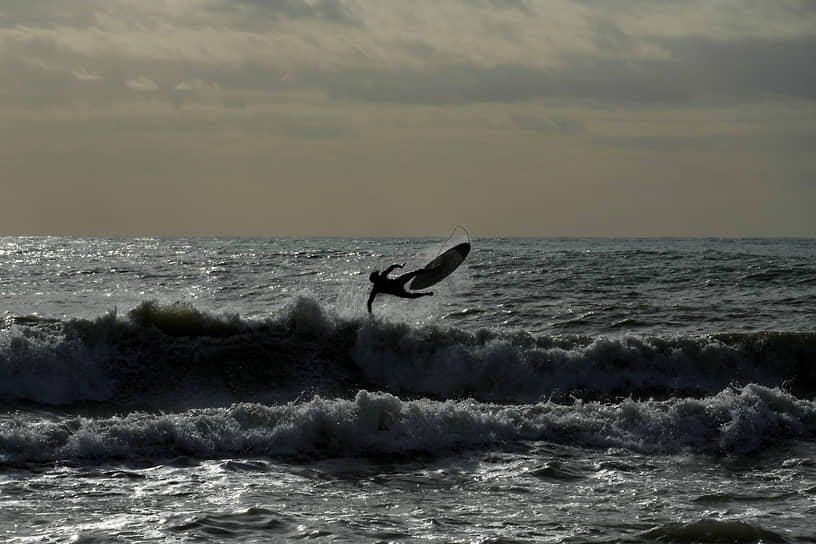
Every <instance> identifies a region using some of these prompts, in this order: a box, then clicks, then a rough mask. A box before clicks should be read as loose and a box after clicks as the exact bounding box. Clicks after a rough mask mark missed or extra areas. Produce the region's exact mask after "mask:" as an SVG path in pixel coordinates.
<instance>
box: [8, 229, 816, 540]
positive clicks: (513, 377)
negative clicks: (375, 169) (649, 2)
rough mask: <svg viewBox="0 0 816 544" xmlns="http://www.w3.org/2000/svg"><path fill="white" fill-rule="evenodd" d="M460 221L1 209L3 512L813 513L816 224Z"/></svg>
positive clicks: (185, 523)
mask: <svg viewBox="0 0 816 544" xmlns="http://www.w3.org/2000/svg"><path fill="white" fill-rule="evenodd" d="M456 236H459V234H457V235H456ZM455 238H456V237H454V238H453V239H449V240H445V239H444V238H440V239H337V238H327V239H306V240H298V239H227V238H223V239H154V238H118V239H92V238H59V237H56V238H20V237H14V238H8V237H7V238H0V301H1V302H2V306H1V307H0V318H2V319H0V541H2V542H20V543H22V542H286V541H299V540H304V541H314V542H420V541H421V542H485V543H487V542H496V543H498V542H507V543H511V542H654V541H658V542H684V543H687V542H816V523H815V522H814V520H816V325H815V323H816V321H814V319H815V318H816V240H814V239H515V238H514V239H484V238H475V239H474V240H473V241H472V242H473V248H472V250H471V253H470V255H469V257H468V259H467V261H466V262H465V264H464V265H463V266H462V267H460V268H459V269H458V270H457V271H456V272H455V273H454V274H453V275H452V276H450V277H449V278H448V279H447V280H445V281H444V282H443V283H441V284H438V285H435V286H433V287H432V288H431V290H432V291H433V292H434V296H433V297H425V298H421V299H416V300H404V299H397V298H394V297H388V296H384V295H381V296H379V297H378V298H377V299H376V301H375V302H374V315H373V317H372V316H369V315H368V314H367V312H366V308H365V302H366V299H367V297H368V292H369V287H370V283H369V281H368V276H369V273H370V272H371V271H373V270H375V269H380V270H382V269H384V268H386V267H388V266H389V265H390V264H393V263H403V262H405V263H406V267H405V270H406V271H407V270H411V269H413V268H417V267H421V266H423V265H424V264H425V263H426V262H428V261H429V260H431V259H433V258H434V257H435V256H436V255H438V254H439V252H440V251H441V250H442V249H444V248H445V247H446V246H449V245H451V244H453V243H455V242H457V241H461V240H456V239H455ZM392 275H393V274H392Z"/></svg>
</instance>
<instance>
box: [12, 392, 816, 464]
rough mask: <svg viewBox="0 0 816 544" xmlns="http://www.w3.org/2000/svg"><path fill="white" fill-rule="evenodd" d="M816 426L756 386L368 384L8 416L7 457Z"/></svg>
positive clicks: (676, 437)
mask: <svg viewBox="0 0 816 544" xmlns="http://www.w3.org/2000/svg"><path fill="white" fill-rule="evenodd" d="M814 435H816V404H815V403H814V402H812V401H802V400H797V399H796V398H794V397H792V396H791V395H789V394H787V393H784V392H782V391H780V390H778V389H768V388H765V387H761V386H746V387H745V388H743V389H741V390H735V389H729V390H726V391H723V392H721V393H719V394H717V395H714V396H712V397H708V398H706V399H689V398H686V399H670V400H665V401H643V402H637V401H634V400H625V401H623V402H621V403H615V404H606V403H601V402H576V403H575V404H573V405H572V406H566V405H563V404H558V403H554V402H550V401H548V402H542V403H536V404H525V405H516V406H512V405H501V404H485V403H477V402H475V401H452V400H448V401H434V400H429V399H418V400H409V401H405V400H401V399H399V398H398V397H395V396H393V395H390V394H388V393H369V392H367V391H359V392H358V393H357V394H356V395H355V396H354V398H352V399H348V400H345V399H332V400H330V399H323V398H320V397H315V398H313V399H312V400H310V401H306V402H289V403H285V404H282V405H273V406H266V405H262V404H257V403H237V404H234V405H232V406H230V407H227V408H205V409H193V410H187V411H183V412H178V413H169V414H168V413H149V412H142V411H138V412H131V413H129V414H127V415H123V416H107V417H96V418H89V417H81V416H64V415H62V416H55V417H51V418H46V419H44V420H43V419H41V420H39V421H38V422H37V423H36V424H35V425H31V424H29V422H28V420H27V419H26V418H25V416H24V415H18V416H12V417H10V418H4V419H3V420H0V464H2V463H22V462H25V463H31V462H54V461H62V460H68V461H71V460H73V461H80V460H81V461H97V462H106V461H112V460H132V461H140V460H156V459H173V458H179V457H181V458H189V459H194V460H195V459H210V458H225V457H240V458H248V457H249V458H251V457H284V458H286V457H294V458H304V457H305V458H316V457H317V458H323V457H341V456H342V457H346V456H364V457H371V456H412V457H416V456H417V455H444V454H447V453H451V452H461V451H468V450H472V449H479V450H483V449H485V448H494V447H495V448H499V447H502V446H504V445H507V444H508V443H517V442H522V441H523V442H529V441H536V442H538V441H544V442H547V443H554V444H564V445H569V446H581V447H591V448H627V449H631V450H635V451H643V452H655V453H661V452H681V451H692V452H703V453H709V452H710V453H719V452H733V453H750V452H754V451H756V450H757V449H759V448H760V447H762V446H763V445H766V444H768V443H771V442H773V441H777V440H780V439H791V438H801V439H809V438H812V437H813V436H814Z"/></svg>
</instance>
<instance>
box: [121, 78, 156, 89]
mask: <svg viewBox="0 0 816 544" xmlns="http://www.w3.org/2000/svg"><path fill="white" fill-rule="evenodd" d="M125 86H126V87H127V88H128V89H131V90H134V91H137V92H142V93H152V92H156V91H158V90H159V86H158V85H156V83H155V82H154V81H153V80H152V79H149V78H146V77H144V76H139V77H137V78H136V79H128V80H127V81H125Z"/></svg>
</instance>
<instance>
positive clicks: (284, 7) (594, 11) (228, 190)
mask: <svg viewBox="0 0 816 544" xmlns="http://www.w3.org/2000/svg"><path fill="white" fill-rule="evenodd" d="M814 207H816V2H814V1H812V0H799V1H796V0H722V1H694V0H688V1H682V2H680V1H674V0H546V1H545V0H541V1H538V0H411V1H404V0H278V1H275V0H163V1H160V0H144V1H139V2H134V1H132V0H64V1H58V2H54V1H53V0H3V1H2V2H0V235H2V234H74V235H169V236H173V235H260V236H280V235H286V236H320V235H333V236H423V235H446V234H447V233H448V232H449V231H450V229H451V228H452V226H453V225H456V224H464V225H467V226H468V227H469V229H470V231H471V233H472V234H473V235H475V236H496V235H535V236H585V235H590V236H630V235H631V236H674V235H677V236H816V211H814Z"/></svg>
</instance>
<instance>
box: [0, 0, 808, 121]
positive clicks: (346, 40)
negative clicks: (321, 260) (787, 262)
mask: <svg viewBox="0 0 816 544" xmlns="http://www.w3.org/2000/svg"><path fill="white" fill-rule="evenodd" d="M49 5H51V4H50V3H47V2H24V1H21V0H9V2H8V4H7V6H6V5H4V13H5V15H6V17H5V21H6V22H8V21H18V22H17V24H15V25H13V26H12V25H7V26H5V27H3V26H2V24H0V62H2V63H4V64H5V67H7V68H9V72H14V71H15V70H16V71H17V72H18V73H19V76H20V77H24V78H26V81H27V83H25V84H15V85H16V86H18V87H20V88H21V90H20V91H19V93H7V95H6V96H5V98H0V100H13V99H14V97H24V96H25V95H27V93H28V90H26V89H28V88H30V87H41V88H42V89H45V90H42V91H40V93H41V94H42V95H43V96H45V95H47V94H50V96H52V97H53V100H55V101H57V102H59V101H60V100H64V101H70V100H71V99H70V97H69V96H63V95H64V94H65V93H67V92H69V91H70V92H74V91H75V89H74V88H73V87H70V86H67V84H63V85H55V84H54V82H55V79H58V78H60V77H62V78H65V79H66V80H71V81H74V82H76V81H77V80H78V81H98V79H99V78H98V77H97V76H99V75H100V74H105V77H106V79H110V80H114V81H123V80H124V81H126V83H125V88H124V89H120V91H119V93H120V94H123V93H124V92H125V90H126V89H129V90H131V91H139V92H155V91H157V90H159V87H160V86H161V87H163V88H165V89H169V90H170V91H171V93H172V92H178V93H202V92H213V91H216V90H218V91H221V92H224V93H229V92H235V93H256V92H257V93H266V94H267V95H269V96H271V95H273V94H274V93H278V92H292V91H304V92H305V91H313V92H317V93H324V94H325V95H327V96H329V97H335V98H339V99H353V100H360V101H372V102H376V103H400V104H467V103H479V102H499V103H501V102H508V103H517V102H525V101H533V100H538V99H556V100H570V101H575V100H579V101H580V100H591V101H602V102H607V103H616V104H625V105H631V104H641V103H642V104H690V103H694V102H696V101H701V100H702V101H720V102H723V101H737V102H741V101H754V100H764V99H766V98H767V97H769V96H770V97H779V98H783V99H784V98H787V97H790V98H797V99H806V100H811V99H813V98H814V92H816V63H814V62H813V57H812V53H811V51H813V50H815V48H816V30H814V29H816V10H814V9H812V7H810V5H809V4H808V2H807V1H801V2H798V1H795V0H791V1H789V2H778V3H759V4H753V3H744V2H734V3H732V2H721V3H708V2H694V3H677V2H663V1H654V2H644V1H643V0H629V1H621V2H615V3H614V4H613V3H610V2H599V1H597V0H548V1H541V2H532V1H524V0H478V1H477V0H467V1H466V0H452V1H451V2H444V3H440V2H434V1H428V0H417V2H411V3H405V2H392V1H375V0H358V1H354V2H352V1H345V0H282V1H280V2H267V1H262V0H229V1H228V0H186V1H185V2H172V3H134V2H126V1H124V0H106V1H102V0H77V2H76V3H75V5H74V4H72V8H71V9H67V8H66V9H62V8H53V9H51V8H49ZM74 8H76V9H74ZM66 66H81V67H82V68H81V69H74V70H71V69H65V68H64V67H66ZM46 72H50V73H48V74H46ZM144 73H150V74H151V78H150V79H148V78H147V77H145V76H141V77H138V78H135V79H134V78H133V76H132V75H133V74H144ZM215 81H217V82H218V85H217V86H214V84H213V83H212V82H215ZM86 87H87V86H86ZM24 88H25V89H24ZM66 89H67V90H66ZM82 92H89V91H88V90H87V89H83V90H82ZM105 96H106V97H107V99H108V100H112V101H115V100H117V96H119V95H117V93H116V91H115V90H111V89H108V93H107V94H106V95H105ZM123 98H124V97H123ZM188 98H192V94H191V95H190V96H189V97H188ZM257 98H258V97H257V96H256V97H255V98H254V99H253V101H256V100H257ZM19 99H21V100H22V98H19ZM174 100H179V99H178V97H177V98H175V99H174Z"/></svg>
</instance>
